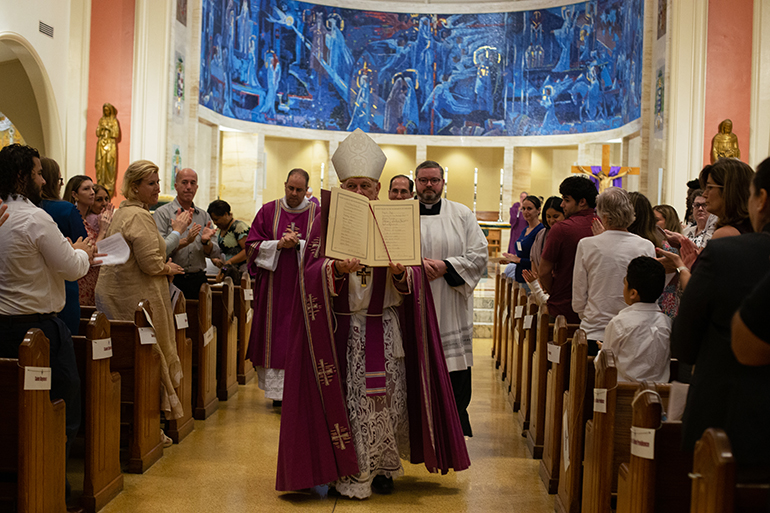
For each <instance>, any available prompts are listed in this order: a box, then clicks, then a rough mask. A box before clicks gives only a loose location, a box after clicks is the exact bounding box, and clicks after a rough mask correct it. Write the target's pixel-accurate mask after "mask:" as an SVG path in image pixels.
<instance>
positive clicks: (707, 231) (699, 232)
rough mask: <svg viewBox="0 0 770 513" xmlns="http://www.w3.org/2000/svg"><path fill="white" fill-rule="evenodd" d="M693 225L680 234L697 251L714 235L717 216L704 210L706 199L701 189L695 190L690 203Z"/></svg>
mask: <svg viewBox="0 0 770 513" xmlns="http://www.w3.org/2000/svg"><path fill="white" fill-rule="evenodd" d="M691 207H692V218H693V220H694V223H693V224H690V225H689V226H687V228H685V229H684V231H683V232H682V234H683V235H684V236H685V237H687V238H688V239H690V240H691V241H692V242H693V244H695V246H696V247H697V248H698V249H703V248H705V247H706V244H708V241H710V240H711V237H712V236H713V235H714V230H716V227H717V216H715V215H714V214H709V212H708V210H706V198H704V197H703V189H696V190H695V193H694V194H693V199H692V203H691Z"/></svg>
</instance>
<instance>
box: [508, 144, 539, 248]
mask: <svg viewBox="0 0 770 513" xmlns="http://www.w3.org/2000/svg"><path fill="white" fill-rule="evenodd" d="M509 163H511V164H510V165H511V182H510V187H509V188H508V191H507V192H506V191H505V189H504V190H503V202H504V203H505V204H504V205H503V219H504V220H505V221H507V222H510V220H511V219H510V217H511V205H513V204H514V203H516V202H517V201H519V195H520V194H521V193H522V191H528V190H530V189H531V188H532V148H514V147H513V146H510V145H509V146H506V148H505V153H504V154H503V169H505V173H506V176H507V173H508V167H509ZM510 238H511V231H510V230H503V233H502V237H501V241H500V242H501V247H502V248H503V249H504V250H506V251H507V249H508V242H509V241H510Z"/></svg>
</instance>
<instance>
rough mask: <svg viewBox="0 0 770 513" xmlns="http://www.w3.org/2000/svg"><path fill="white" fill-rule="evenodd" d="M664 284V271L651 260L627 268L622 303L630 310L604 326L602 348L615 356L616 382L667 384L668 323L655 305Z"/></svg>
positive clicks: (644, 258) (637, 261) (636, 261)
mask: <svg viewBox="0 0 770 513" xmlns="http://www.w3.org/2000/svg"><path fill="white" fill-rule="evenodd" d="M665 282H666V270H665V269H664V268H663V264H661V263H660V262H658V261H657V260H655V259H654V258H651V257H647V256H640V257H637V258H634V259H633V260H631V262H630V263H629V264H628V270H627V271H626V277H625V278H624V280H623V299H624V300H625V302H626V304H627V305H630V306H627V307H626V308H624V309H623V310H621V311H620V313H618V314H617V315H616V316H615V317H613V318H612V320H610V322H609V324H607V328H606V330H605V332H604V333H605V334H604V344H603V345H602V350H607V349H611V350H612V352H613V353H614V354H615V363H616V365H617V369H618V381H654V382H659V383H660V382H663V383H666V382H668V379H669V366H670V361H671V349H670V337H671V319H670V318H669V317H668V316H667V315H666V314H664V313H663V312H662V311H661V310H660V308H659V307H658V305H657V304H656V301H657V299H658V297H659V296H660V294H661V293H662V292H663V287H664V286H665Z"/></svg>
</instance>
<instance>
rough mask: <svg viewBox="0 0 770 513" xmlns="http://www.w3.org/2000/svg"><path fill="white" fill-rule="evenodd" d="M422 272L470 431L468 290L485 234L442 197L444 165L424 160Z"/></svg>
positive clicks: (483, 256) (481, 263)
mask: <svg viewBox="0 0 770 513" xmlns="http://www.w3.org/2000/svg"><path fill="white" fill-rule="evenodd" d="M415 176H416V182H417V198H418V199H419V200H420V231H421V236H422V257H423V263H424V265H425V272H426V274H427V276H428V279H429V280H430V286H431V290H432V291H433V299H434V302H435V305H436V316H437V317H438V325H439V328H440V331H441V343H442V345H443V346H444V356H445V357H446V362H447V368H448V369H449V378H450V379H451V381H452V389H453V390H454V395H455V403H456V404H457V412H458V414H459V415H460V424H461V426H462V428H463V434H464V435H465V436H466V437H470V436H473V431H472V430H471V423H470V419H469V418H468V405H469V404H470V402H471V366H472V365H473V345H472V341H473V289H475V288H476V285H477V284H478V282H479V280H480V279H481V276H482V274H483V273H484V270H485V269H486V267H487V260H488V258H489V257H488V253H487V239H486V238H485V237H484V233H483V232H482V231H481V228H480V227H479V223H478V222H477V221H476V216H474V215H473V212H471V210H470V209H469V208H468V207H466V206H465V205H462V204H460V203H455V202H454V201H449V200H447V199H442V198H441V193H442V192H443V190H444V169H443V168H442V167H441V166H440V165H439V164H438V163H437V162H434V161H432V160H426V161H425V162H423V163H422V164H420V165H419V166H417V170H416V171H415Z"/></svg>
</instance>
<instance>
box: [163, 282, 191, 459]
mask: <svg viewBox="0 0 770 513" xmlns="http://www.w3.org/2000/svg"><path fill="white" fill-rule="evenodd" d="M178 316H186V317H187V323H188V325H189V324H190V316H189V315H188V313H187V300H186V299H185V297H184V295H183V294H179V297H178V298H177V301H176V304H175V305H174V326H175V328H176V329H175V330H174V336H175V337H176V352H177V354H178V355H179V362H180V364H181V365H182V380H181V381H180V382H179V386H178V387H177V388H176V394H177V397H179V401H180V402H181V403H182V409H183V410H184V415H182V417H180V418H178V419H170V420H169V421H168V430H167V432H166V434H167V435H168V436H169V438H171V440H173V441H174V443H175V444H178V443H179V442H181V441H182V440H184V439H185V437H187V435H189V434H190V433H192V431H193V429H195V421H194V419H193V401H192V380H193V370H192V369H193V362H192V359H193V354H192V353H193V348H192V340H191V339H190V338H189V337H188V336H187V328H184V327H180V324H179V322H180V321H179V320H178V319H179V317H178ZM182 326H184V325H183V324H182Z"/></svg>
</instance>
